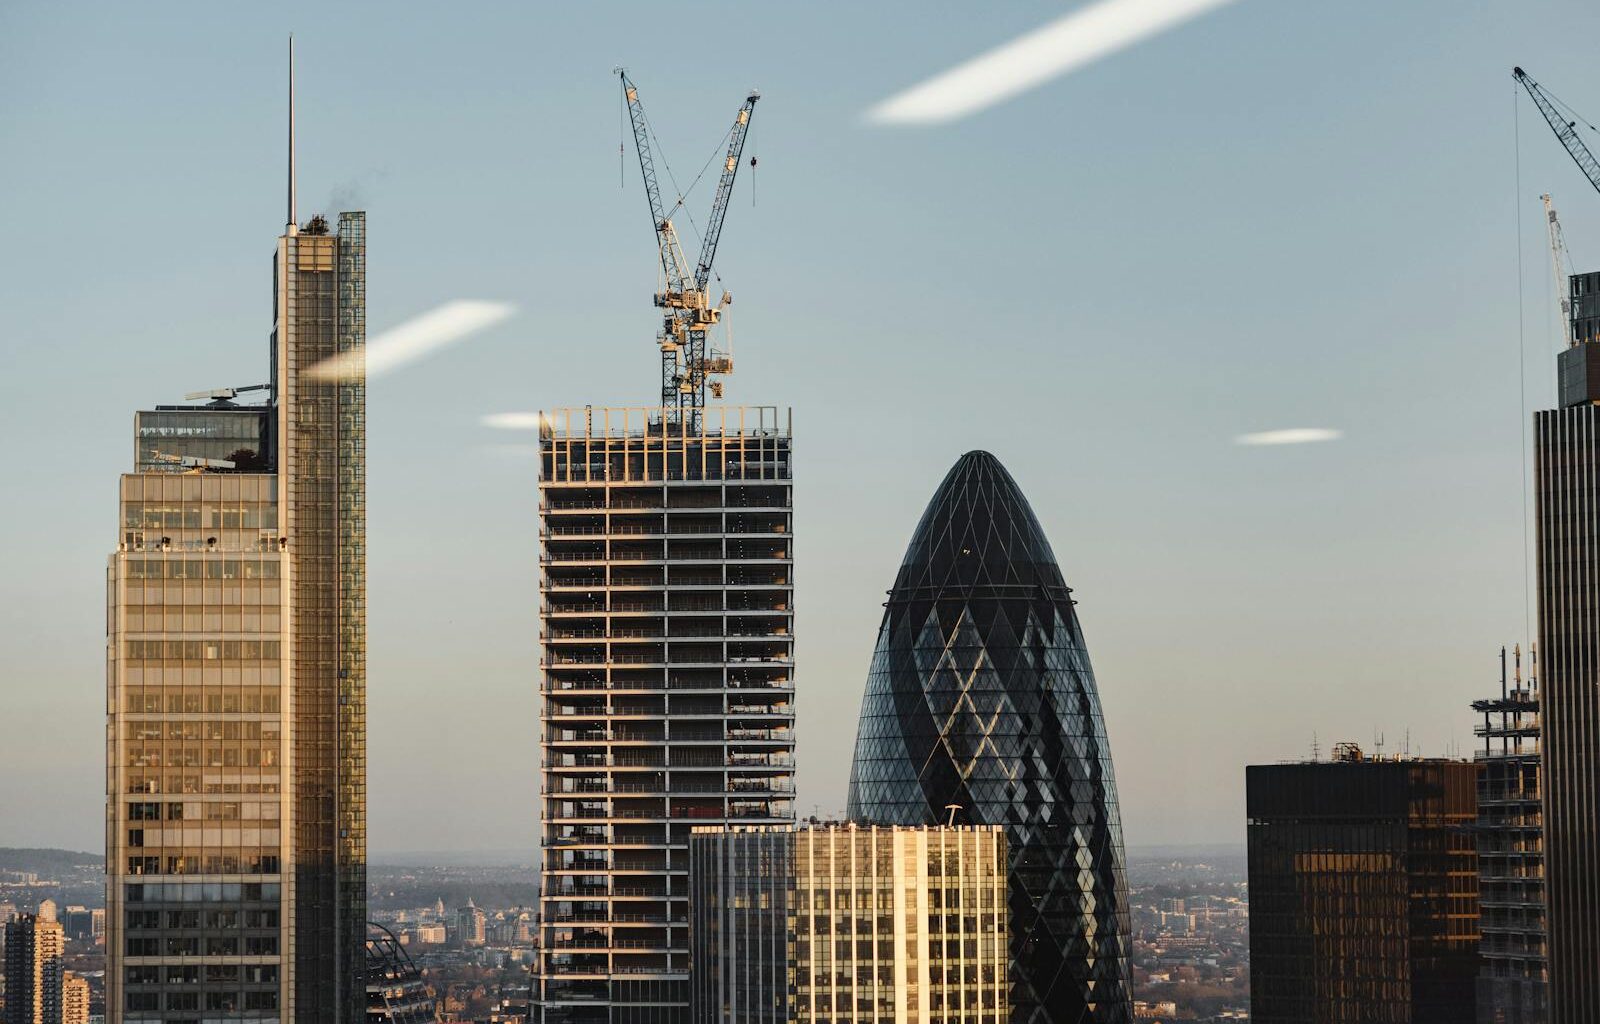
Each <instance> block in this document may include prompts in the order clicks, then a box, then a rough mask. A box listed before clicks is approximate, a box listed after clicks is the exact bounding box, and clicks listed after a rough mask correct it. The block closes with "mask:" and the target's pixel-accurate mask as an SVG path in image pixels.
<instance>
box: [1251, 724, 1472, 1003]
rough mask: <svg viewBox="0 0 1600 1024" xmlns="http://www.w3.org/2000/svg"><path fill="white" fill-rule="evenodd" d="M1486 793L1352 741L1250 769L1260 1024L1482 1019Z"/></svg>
mask: <svg viewBox="0 0 1600 1024" xmlns="http://www.w3.org/2000/svg"><path fill="white" fill-rule="evenodd" d="M1477 783H1478V766H1477V765H1475V764H1474V763H1472V762H1471V761H1447V760H1441V759H1438V758H1435V759H1431V760H1422V759H1420V758H1416V759H1410V760H1394V759H1391V760H1377V759H1375V758H1368V757H1366V756H1364V755H1363V754H1362V753H1361V749H1360V748H1359V747H1357V746H1356V745H1355V744H1353V743H1341V744H1339V745H1338V746H1336V747H1334V760H1332V761H1309V762H1302V763H1299V764H1257V765H1250V766H1249V767H1248V768H1246V769H1245V811H1246V814H1247V815H1248V817H1249V855H1250V1015H1251V1017H1250V1019H1251V1020H1252V1021H1254V1022H1255V1024H1470V1022H1471V1021H1473V1020H1475V1019H1476V1016H1477V1009H1476V995H1475V987H1474V986H1475V980H1476V977H1477V974H1478V964H1479V960H1478V852H1477V848H1476V846H1475V838H1474V834H1473V829H1474V823H1475V822H1476V820H1477V815H1478V800H1477ZM1495 1019H1496V1020H1502V1019H1504V1018H1495Z"/></svg>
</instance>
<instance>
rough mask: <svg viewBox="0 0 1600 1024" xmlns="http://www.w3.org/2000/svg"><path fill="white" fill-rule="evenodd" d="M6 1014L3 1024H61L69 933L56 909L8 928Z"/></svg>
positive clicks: (45, 907)
mask: <svg viewBox="0 0 1600 1024" xmlns="http://www.w3.org/2000/svg"><path fill="white" fill-rule="evenodd" d="M5 940H6V941H5V982H6V987H5V993H6V998H5V1011H4V1015H3V1016H0V1024H60V1022H61V999H62V979H63V967H62V962H61V958H62V957H63V956H64V955H65V953H66V947H67V939H66V933H65V932H64V931H63V930H62V927H61V922H59V921H57V920H56V906H55V904H54V903H52V902H51V901H49V900H45V901H44V903H42V904H41V905H40V906H39V912H38V913H37V914H19V915H18V916H16V917H14V918H12V919H11V920H10V921H9V922H7V923H6V926H5Z"/></svg>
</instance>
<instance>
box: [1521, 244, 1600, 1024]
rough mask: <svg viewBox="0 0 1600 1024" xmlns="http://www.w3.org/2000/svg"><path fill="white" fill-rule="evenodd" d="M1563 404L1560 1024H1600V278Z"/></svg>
mask: <svg viewBox="0 0 1600 1024" xmlns="http://www.w3.org/2000/svg"><path fill="white" fill-rule="evenodd" d="M1568 287H1569V290H1570V296H1571V299H1572V338H1573V343H1572V345H1571V346H1570V347H1568V348H1567V349H1565V350H1564V351H1562V352H1561V354H1560V356H1559V357H1558V359H1557V370H1558V372H1559V375H1560V379H1559V387H1558V392H1559V395H1560V402H1561V407H1560V408H1559V409H1548V410H1544V411H1541V412H1537V413H1535V414H1534V417H1533V427H1534V451H1533V455H1534V510H1535V511H1534V518H1535V521H1536V523H1537V529H1538V542H1537V551H1538V557H1537V572H1538V593H1539V675H1540V680H1539V682H1540V711H1541V714H1542V718H1543V721H1542V728H1543V744H1544V780H1543V781H1544V849H1545V870H1546V873H1547V882H1546V885H1545V895H1546V901H1547V913H1548V926H1549V933H1550V1022H1551V1024H1595V1022H1596V1021H1600V969H1597V967H1596V965H1597V964H1600V886H1597V885H1596V884H1595V880H1596V879H1597V878H1600V841H1597V838H1596V836H1597V828H1600V543H1597V541H1596V535H1595V534H1596V530H1595V523H1596V522H1600V273H1588V274H1574V275H1572V277H1571V278H1570V279H1569V284H1568Z"/></svg>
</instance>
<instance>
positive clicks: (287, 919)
mask: <svg viewBox="0 0 1600 1024" xmlns="http://www.w3.org/2000/svg"><path fill="white" fill-rule="evenodd" d="M291 167H292V158H291ZM365 232H366V218H365V215H364V214H362V213H342V214H340V215H339V217H338V222H337V225H336V226H331V227H330V225H329V224H328V222H327V221H326V220H324V218H322V217H321V216H317V217H313V218H311V219H310V220H309V221H308V222H307V223H306V224H304V225H301V224H299V223H298V222H297V221H296V219H295V217H294V212H293V186H292V183H291V188H290V215H289V220H288V223H287V226H286V228H285V230H284V233H283V234H282V236H281V237H279V238H278V241H277V251H276V254H275V257H274V260H273V300H274V301H273V308H274V322H273V326H272V332H271V340H270V345H269V360H268V382H267V383H265V384H250V385H245V386H240V387H229V388H220V389H217V390H215V391H212V392H203V393H200V394H199V395H197V396H196V395H192V396H190V397H191V399H199V400H208V401H207V402H206V404H203V405H201V404H195V405H164V406H158V407H156V408H155V409H153V410H149V411H145V412H140V413H138V414H137V415H136V416H135V449H134V452H135V459H134V466H133V471H132V472H130V473H128V474H126V475H124V476H123V477H122V479H121V484H120V494H119V497H120V510H119V512H120V514H119V517H118V521H119V522H120V523H121V530H120V532H119V538H118V539H119V543H118V545H117V551H116V553H115V554H114V555H113V556H112V557H111V559H110V562H109V567H108V574H107V612H108V615H107V633H108V636H107V640H108V643H107V654H108V657H107V689H108V708H109V718H110V721H109V732H108V740H107V743H108V746H107V763H108V771H107V781H108V786H109V790H108V797H107V799H108V804H107V825H108V828H107V840H106V845H107V849H106V865H107V873H108V879H107V882H108V884H107V910H108V914H107V919H108V943H107V946H108V956H107V983H106V990H107V1017H108V1020H109V1021H110V1024H121V1022H123V1021H129V1022H133V1021H140V1022H152V1024H153V1022H155V1021H179V1020H182V1021H191V1020H200V1019H204V1018H207V1017H210V1018H215V1017H218V1016H227V1017H229V1018H230V1019H242V1020H251V1021H283V1022H288V1021H291V1020H292V1021H294V1022H296V1024H352V1022H355V1021H358V1020H360V1019H361V1018H362V1017H363V1015H364V1014H365V1012H366V1005H365V1004H366V958H365V950H364V945H365V942H366V934H367V928H366V723H365V715H366V619H365V609H366V590H365V572H366V552H365V517H366V510H365V373H364V350H365V334H366V322H365V317H366V314H365V306H366V270H365V267H366V237H365ZM200 372H204V370H203V368H202V369H201V371H200ZM193 374H194V371H193V369H192V368H190V369H185V370H184V372H183V374H182V377H183V379H185V380H191V381H192V380H193V379H194V377H193ZM247 392H248V393H260V394H261V395H262V396H263V397H264V399H265V400H264V401H261V402H259V403H257V404H248V403H247V402H245V401H236V399H240V398H241V396H243V395H244V394H245V393H247ZM251 397H254V395H252V396H251ZM224 449H227V450H226V451H224ZM219 453H220V454H219Z"/></svg>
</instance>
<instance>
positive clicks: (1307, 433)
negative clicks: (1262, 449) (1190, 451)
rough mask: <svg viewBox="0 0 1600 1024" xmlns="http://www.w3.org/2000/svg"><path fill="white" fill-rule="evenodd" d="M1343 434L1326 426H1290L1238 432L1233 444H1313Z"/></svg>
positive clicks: (1332, 439)
mask: <svg viewBox="0 0 1600 1024" xmlns="http://www.w3.org/2000/svg"><path fill="white" fill-rule="evenodd" d="M1343 436H1344V431H1342V430H1332V429H1330V428H1328V427H1290V428H1289V429H1287V430H1263V431H1260V432H1259V433H1255V434H1240V435H1239V436H1238V437H1236V438H1234V439H1233V443H1234V444H1243V445H1266V444H1314V443H1316V442H1318V441H1337V440H1339V438H1341V437H1343Z"/></svg>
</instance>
